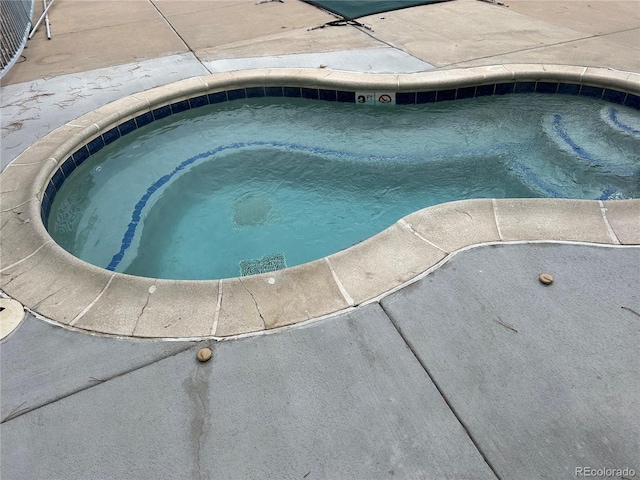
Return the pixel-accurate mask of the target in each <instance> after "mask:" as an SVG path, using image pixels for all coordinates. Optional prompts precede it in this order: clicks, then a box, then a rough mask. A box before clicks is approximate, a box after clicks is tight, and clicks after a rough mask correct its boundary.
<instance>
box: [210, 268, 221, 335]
mask: <svg viewBox="0 0 640 480" xmlns="http://www.w3.org/2000/svg"><path fill="white" fill-rule="evenodd" d="M222 282H223V281H222V280H220V281H219V282H218V300H217V302H216V310H215V312H214V313H213V323H212V324H211V335H212V336H215V334H216V331H217V330H218V320H219V319H220V308H221V307H222Z"/></svg>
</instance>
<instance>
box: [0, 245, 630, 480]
mask: <svg viewBox="0 0 640 480" xmlns="http://www.w3.org/2000/svg"><path fill="white" fill-rule="evenodd" d="M639 271H640V248H638V247H595V246H585V245H557V244H538V245H531V244H529V245H501V246H485V247H479V248H475V249H470V250H467V251H464V252H462V253H459V254H457V255H456V256H455V257H454V258H453V259H452V260H451V261H450V262H449V263H447V264H446V265H445V266H444V267H442V268H441V269H439V270H436V271H435V272H433V273H431V274H429V275H428V276H427V277H425V278H424V279H422V280H420V281H418V282H417V283H414V284H413V285H411V286H409V287H406V288H405V289H403V290H400V291H398V292H396V293H395V294H392V295H390V296H389V297H387V298H385V299H383V300H382V302H381V303H380V304H377V303H375V304H371V305H368V306H366V307H363V308H359V309H356V310H353V311H351V312H350V313H347V314H342V315H339V316H336V317H332V318H329V319H325V320H321V321H317V322H314V323H311V324H308V325H306V326H304V327H298V328H294V329H288V330H285V331H281V332H279V333H277V334H270V335H260V336H255V337H249V338H244V339H238V340H231V341H225V342H220V343H215V342H213V343H211V342H200V343H184V342H179V343H174V342H171V343H162V342H150V341H146V342H145V341H138V342H135V341H131V340H118V339H113V338H101V337H93V336H88V335H86V334H83V333H79V332H72V331H68V330H63V329H61V328H58V327H54V326H51V325H47V324H44V323H43V322H41V321H39V320H35V319H33V318H32V317H28V318H27V320H26V321H25V322H24V323H23V324H22V325H21V326H20V327H19V328H18V329H17V330H16V331H14V333H12V334H11V335H10V336H9V337H7V338H6V339H5V340H3V341H2V343H1V344H0V347H1V349H0V353H1V355H2V357H1V360H2V362H1V368H2V372H1V373H2V378H3V383H2V397H3V405H2V409H3V418H6V417H8V419H5V420H4V421H3V423H2V425H1V426H0V429H1V430H0V433H1V435H0V442H1V443H0V447H1V449H0V450H1V453H0V461H1V464H2V474H3V478H5V477H6V478H11V479H34V478H38V479H48V478H52V479H55V478H65V479H74V480H75V479H82V478H127V479H128V478H135V479H146V478H149V479H164V478H226V479H245V478H326V479H333V478H353V479H370V478H438V479H440V478H443V479H447V478H449V479H461V478H473V479H482V478H498V477H497V476H496V475H495V474H494V472H495V473H497V475H498V476H499V478H501V479H505V480H506V479H513V480H529V479H531V480H534V479H540V478H554V479H555V478H571V477H572V476H573V475H574V469H575V467H580V466H585V465H586V466H605V467H610V468H625V467H628V468H634V469H635V470H636V471H638V469H640V465H638V463H637V451H638V447H639V445H638V439H639V436H638V421H637V419H638V418H640V402H639V401H638V398H640V381H639V378H640V377H639V376H638V368H639V366H640V365H639V363H638V358H640V356H639V355H638V354H639V353H640V351H639V347H638V344H639V342H638V340H640V323H639V322H638V319H639V318H640V294H639V293H638V292H637V288H636V287H637V283H638V272H639ZM541 272H547V273H551V274H552V275H553V276H554V277H555V282H554V283H553V284H552V285H551V286H543V285H542V284H540V283H539V281H538V275H539V273H541ZM614 285H615V287H614ZM203 345H209V346H210V347H211V348H212V350H213V358H212V359H211V360H210V361H209V362H207V363H198V362H197V360H196V358H195V357H196V352H197V350H198V349H199V348H201V347H202V346H203ZM35 346H37V348H34V347H35Z"/></svg>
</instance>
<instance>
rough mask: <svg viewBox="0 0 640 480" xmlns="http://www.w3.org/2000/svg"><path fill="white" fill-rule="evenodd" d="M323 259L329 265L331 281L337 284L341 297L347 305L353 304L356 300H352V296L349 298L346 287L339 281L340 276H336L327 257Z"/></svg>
mask: <svg viewBox="0 0 640 480" xmlns="http://www.w3.org/2000/svg"><path fill="white" fill-rule="evenodd" d="M324 261H325V262H326V263H327V266H328V267H329V271H330V272H331V276H332V277H333V281H334V282H336V285H337V286H338V290H340V293H341V294H342V297H343V298H344V299H345V301H346V302H347V305H349V306H353V305H355V303H356V302H354V301H353V298H351V295H349V292H347V289H346V288H344V285H343V284H342V282H341V281H340V278H338V274H337V273H336V271H335V270H334V269H333V265H331V262H330V261H329V258H328V257H324Z"/></svg>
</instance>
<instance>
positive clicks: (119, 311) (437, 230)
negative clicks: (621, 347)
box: [0, 65, 640, 338]
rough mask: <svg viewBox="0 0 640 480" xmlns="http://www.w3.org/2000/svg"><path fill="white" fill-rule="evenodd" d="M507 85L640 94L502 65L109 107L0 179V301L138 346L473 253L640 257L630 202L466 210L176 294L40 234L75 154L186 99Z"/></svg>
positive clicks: (452, 207)
mask: <svg viewBox="0 0 640 480" xmlns="http://www.w3.org/2000/svg"><path fill="white" fill-rule="evenodd" d="M514 80H536V81H566V82H574V83H576V82H578V83H585V84H588V85H595V86H603V87H606V86H610V87H616V88H620V89H622V90H625V91H628V92H633V93H636V92H638V93H640V75H638V74H634V73H629V72H617V71H611V70H608V69H597V68H585V67H569V66H551V65H500V66H494V67H474V68H470V69H462V70H446V71H430V72H424V73H418V74H401V75H396V74H393V75H390V74H385V75H380V74H375V75H374V74H356V73H347V72H332V71H324V70H323V71H318V70H301V69H282V70H255V71H243V72H233V73H224V74H214V75H208V76H206V77H196V78H193V79H188V80H184V81H181V82H177V83H175V84H170V85H166V86H163V87H158V88H155V89H152V90H148V91H146V92H142V93H139V94H135V95H132V96H129V97H125V98H123V99H121V100H118V101H116V102H112V103H110V104H108V105H105V106H104V107H100V108H98V109H97V110H94V111H93V112H90V113H88V114H86V115H83V116H82V117H79V118H78V119H76V120H74V121H72V122H69V123H68V124H66V125H64V126H62V127H60V128H58V129H56V130H55V131H53V132H52V133H51V134H49V135H47V136H46V137H45V138H43V139H42V140H40V141H39V142H37V143H36V144H34V145H33V146H31V147H29V148H28V149H27V150H25V152H23V153H22V154H21V155H20V156H19V157H18V158H17V159H16V160H15V161H14V162H13V163H12V164H10V165H9V166H8V167H7V168H6V169H5V171H4V172H3V173H2V180H3V181H2V208H1V210H2V212H1V216H2V219H1V225H2V227H1V229H0V243H1V244H2V247H3V248H2V253H1V255H2V257H1V262H0V265H1V267H0V273H1V274H2V277H1V278H2V280H1V287H2V290H3V291H4V292H6V293H7V294H8V295H9V296H11V297H13V298H15V299H16V300H18V301H20V302H21V303H23V304H24V305H25V306H26V307H27V308H29V309H30V310H32V311H35V312H37V313H38V314H40V315H43V316H44V317H46V318H50V319H52V320H54V321H56V322H58V323H60V324H64V325H69V326H72V327H75V328H78V329H81V330H85V331H93V332H100V333H104V334H111V335H117V336H129V337H131V336H133V337H145V338H195V337H214V336H215V337H227V336H234V335H239V334H244V333H249V332H257V331H263V330H270V329H275V328H279V327H283V326H286V325H291V324H296V323H300V322H305V321H308V320H310V319H314V318H317V317H323V316H326V315H330V314H332V313H335V312H339V311H343V310H345V309H348V308H350V307H353V306H357V305H360V304H363V303H366V302H368V301H371V300H372V299H374V298H377V297H380V296H382V295H384V294H385V293H386V292H389V291H392V290H394V289H397V288H398V287H399V286H401V285H404V284H406V283H407V282H410V281H411V280H412V279H414V278H416V277H418V276H420V275H422V274H423V273H424V272H425V271H428V270H429V269H432V268H433V267H434V266H435V265H438V264H439V263H440V262H442V261H443V260H444V259H445V258H447V257H448V256H450V255H452V254H454V253H455V252H456V251H459V250H460V249H463V248H466V247H468V246H470V245H476V244H483V243H487V242H510V241H539V240H556V241H576V242H590V243H599V244H609V245H617V244H621V245H638V244H640V228H639V225H640V200H615V201H604V202H602V201H589V200H551V199H500V200H489V199H482V200H463V201H459V202H452V203H447V204H442V205H437V206H434V207H429V208H427V209H424V210H420V211H418V212H415V213H413V214H410V215H408V216H406V217H404V218H403V219H401V220H400V221H398V222H397V223H395V224H394V225H392V226H391V227H389V228H387V229H386V230H384V231H383V232H381V233H379V234H377V235H375V236H373V237H371V238H369V239H367V240H365V241H363V242H361V243H359V244H357V245H355V246H353V247H351V248H349V249H346V250H343V251H341V252H338V253H335V254H333V255H330V256H328V257H326V258H323V259H320V260H316V261H313V262H310V263H307V264H304V265H299V266H296V267H292V268H288V269H285V270H280V271H277V272H270V273H267V274H261V275H255V276H250V277H242V278H234V279H224V280H211V281H176V280H160V279H149V278H143V277H133V276H129V275H125V274H119V273H113V272H110V271H107V270H104V269H101V268H99V267H96V266H93V265H90V264H87V263H86V262H84V261H82V260H79V259H77V258H76V257H73V256H72V255H70V254H69V253H67V252H66V251H64V250H63V249H62V248H61V247H59V246H58V245H57V244H55V242H54V241H53V240H52V239H51V237H50V236H49V234H48V232H47V231H46V229H45V228H44V225H43V223H42V219H41V216H40V212H41V201H42V196H43V191H44V189H45V187H46V186H47V184H48V182H49V179H50V177H51V176H52V175H53V174H54V173H55V172H56V170H57V169H58V168H60V165H61V163H62V162H63V161H64V160H65V159H66V158H67V157H68V156H69V155H70V154H71V153H73V152H74V151H75V150H76V149H77V148H78V147H79V146H81V145H84V144H86V143H88V142H89V141H91V140H92V139H93V138H94V137H96V136H97V135H99V134H100V133H102V132H105V131H107V130H108V129H110V128H112V127H113V126H114V125H118V124H120V123H122V122H123V121H126V120H128V119H130V118H134V117H135V116H136V115H139V114H140V113H141V112H146V111H150V110H151V109H153V108H157V107H158V106H162V105H167V104H170V103H172V102H176V101H179V100H181V99H186V98H192V97H193V96H194V95H198V94H204V93H211V92H215V91H216V90H221V89H225V88H229V87H238V88H239V87H250V86H255V85H269V84H274V83H279V84H287V85H298V86H305V87H321V88H322V87H326V88H330V87H333V88H343V89H351V90H359V91H360V90H362V91H376V90H377V91H381V90H388V91H402V90H412V89H416V88H421V89H441V88H457V87H464V86H467V85H480V84H482V83H487V82H488V83H496V82H500V81H514Z"/></svg>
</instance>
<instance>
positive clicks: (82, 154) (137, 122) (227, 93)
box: [40, 81, 640, 243]
mask: <svg viewBox="0 0 640 480" xmlns="http://www.w3.org/2000/svg"><path fill="white" fill-rule="evenodd" d="M511 93H541V94H561V95H579V96H582V97H589V98H595V99H602V100H605V101H607V102H610V103H614V104H618V105H624V106H627V107H630V108H634V109H636V110H640V96H638V95H634V94H631V93H626V92H623V91H619V90H615V89H612V88H603V87H597V86H591V85H583V84H574V83H561V82H549V81H516V82H502V83H491V84H485V85H475V86H466V87H460V88H447V89H443V90H431V91H415V92H396V105H416V104H418V105H420V104H427V103H435V102H446V101H454V100H463V99H470V98H479V97H485V96H494V95H506V94H511ZM261 97H282V98H304V99H310V100H322V101H328V102H341V103H355V97H356V93H355V92H353V91H344V90H332V89H318V88H307V87H290V86H264V87H262V86H261V87H247V88H237V89H233V90H223V91H220V92H214V93H208V94H204V95H198V96H195V97H192V98H189V99H186V100H180V101H177V102H174V103H171V104H169V105H164V106H161V107H158V108H155V109H153V110H151V111H150V112H144V113H142V114H140V115H138V116H136V117H134V118H131V119H129V120H127V121H125V122H123V123H121V124H119V125H117V126H114V127H112V128H111V129H109V130H107V131H106V132H104V133H102V134H101V135H99V136H97V137H96V138H94V139H93V140H91V141H90V142H88V143H87V144H85V145H83V146H81V147H79V148H78V149H77V150H76V151H75V152H73V154H71V155H70V156H69V157H68V158H67V159H66V161H65V162H64V163H63V164H62V165H61V166H60V167H59V169H58V170H57V171H56V172H55V173H54V175H53V176H52V178H51V180H50V181H49V183H48V184H47V188H46V189H45V191H44V193H43V195H42V202H41V209H40V212H41V215H42V221H43V222H44V224H45V225H47V221H48V217H49V213H50V211H51V205H52V203H53V201H54V198H55V195H56V193H57V191H58V190H59V189H60V187H61V186H62V184H63V183H64V181H65V179H66V178H69V176H70V175H71V173H72V172H73V171H74V170H75V169H76V168H77V167H79V166H80V165H81V164H82V163H83V162H84V161H85V160H86V159H87V158H89V157H90V156H91V155H93V154H94V153H97V152H98V151H100V150H101V149H103V148H104V147H106V146H107V145H110V144H111V143H113V142H114V141H116V140H117V139H118V138H120V137H121V136H123V135H126V134H128V133H131V132H133V131H134V130H136V129H138V128H141V127H143V126H146V125H149V124H151V123H153V122H154V121H156V120H160V119H162V118H165V117H168V116H170V115H173V114H175V113H180V112H184V111H187V110H190V109H193V108H198V107H202V106H205V105H215V104H218V103H222V102H226V101H231V100H241V99H246V98H261ZM161 180H162V179H161ZM151 193H153V192H150V194H151ZM138 220H139V219H138ZM133 221H134V222H136V219H135V215H134V218H133ZM125 243H126V240H125Z"/></svg>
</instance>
